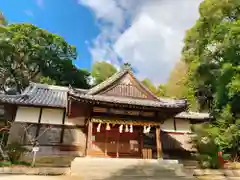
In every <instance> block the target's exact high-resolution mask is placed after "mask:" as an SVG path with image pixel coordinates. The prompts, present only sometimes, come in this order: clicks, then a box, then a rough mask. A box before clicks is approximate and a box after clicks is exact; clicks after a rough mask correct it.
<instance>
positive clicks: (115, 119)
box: [67, 69, 187, 158]
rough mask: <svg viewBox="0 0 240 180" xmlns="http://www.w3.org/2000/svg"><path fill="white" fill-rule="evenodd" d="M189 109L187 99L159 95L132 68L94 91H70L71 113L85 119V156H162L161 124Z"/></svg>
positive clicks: (115, 75)
mask: <svg viewBox="0 0 240 180" xmlns="http://www.w3.org/2000/svg"><path fill="white" fill-rule="evenodd" d="M186 108H187V102H186V101H185V100H173V99H162V98H159V97H157V96H155V95H154V94H153V93H151V92H150V91H149V90H148V89H147V88H146V87H145V86H144V85H143V84H142V83H141V82H139V81H138V80H137V79H136V78H135V76H134V75H133V73H132V72H131V70H130V69H124V70H122V71H120V72H118V73H116V74H114V75H113V76H112V77H110V78H109V79H107V80H106V81H104V82H102V83H101V84H99V85H97V86H95V87H93V88H92V89H90V90H87V91H83V90H78V89H73V88H70V90H69V91H68V105H67V115H68V117H69V118H81V117H82V118H83V119H84V120H85V128H86V131H85V132H86V134H87V137H86V138H85V141H86V152H85V155H87V156H93V157H114V158H115V157H116V158H118V157H119V158H122V157H129V158H160V157H161V156H162V146H161V144H162V143H161V133H160V128H161V124H162V123H163V122H164V121H165V120H167V119H169V118H172V117H174V116H175V115H176V114H178V113H180V112H182V111H185V110H186ZM150 132H151V135H152V138H151V137H150V136H149V133H150ZM148 139H150V141H149V140H148Z"/></svg>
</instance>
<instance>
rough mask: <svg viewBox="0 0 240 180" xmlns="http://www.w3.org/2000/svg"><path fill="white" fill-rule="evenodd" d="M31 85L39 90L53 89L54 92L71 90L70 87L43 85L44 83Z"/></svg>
mask: <svg viewBox="0 0 240 180" xmlns="http://www.w3.org/2000/svg"><path fill="white" fill-rule="evenodd" d="M31 84H32V85H34V86H35V87H38V88H46V89H52V90H69V86H58V85H49V84H42V83H31Z"/></svg>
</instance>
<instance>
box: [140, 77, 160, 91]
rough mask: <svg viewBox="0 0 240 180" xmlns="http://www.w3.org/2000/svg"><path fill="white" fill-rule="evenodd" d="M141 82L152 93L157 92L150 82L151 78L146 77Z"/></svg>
mask: <svg viewBox="0 0 240 180" xmlns="http://www.w3.org/2000/svg"><path fill="white" fill-rule="evenodd" d="M142 83H143V84H144V85H145V86H146V87H147V88H148V89H149V90H150V91H151V92H152V93H154V94H156V93H157V88H156V87H155V86H154V85H153V84H152V82H151V80H150V79H148V78H145V79H144V80H143V81H142Z"/></svg>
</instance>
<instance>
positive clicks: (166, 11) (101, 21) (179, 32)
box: [78, 0, 201, 83]
mask: <svg viewBox="0 0 240 180" xmlns="http://www.w3.org/2000/svg"><path fill="white" fill-rule="evenodd" d="M78 2H79V4H82V5H85V6H87V7H89V8H90V9H91V10H92V11H93V13H94V14H95V16H96V19H97V20H98V25H99V28H100V31H101V33H100V34H99V36H98V37H97V38H96V39H95V40H94V41H93V42H92V43H90V47H89V50H90V52H91V54H92V57H93V60H107V61H111V62H112V63H113V64H114V65H119V61H118V58H119V57H121V58H122V59H123V61H127V62H129V63H131V64H132V66H133V67H134V68H136V69H137V71H138V74H137V76H138V77H139V78H141V79H142V78H145V77H148V78H150V79H151V80H152V81H153V82H154V83H162V82H166V80H167V78H168V76H169V74H170V71H171V69H172V68H173V66H174V64H175V63H176V61H178V60H179V59H180V55H181V48H182V45H183V44H182V40H183V38H184V34H185V31H186V30H187V29H188V28H190V27H191V26H192V25H193V24H194V22H195V20H196V19H197V18H198V6H199V4H200V2H201V0H148V1H144V0H131V1H129V0H97V1H96V0H78Z"/></svg>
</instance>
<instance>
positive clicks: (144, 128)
mask: <svg viewBox="0 0 240 180" xmlns="http://www.w3.org/2000/svg"><path fill="white" fill-rule="evenodd" d="M143 133H144V134H145V133H147V128H146V126H143Z"/></svg>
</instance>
